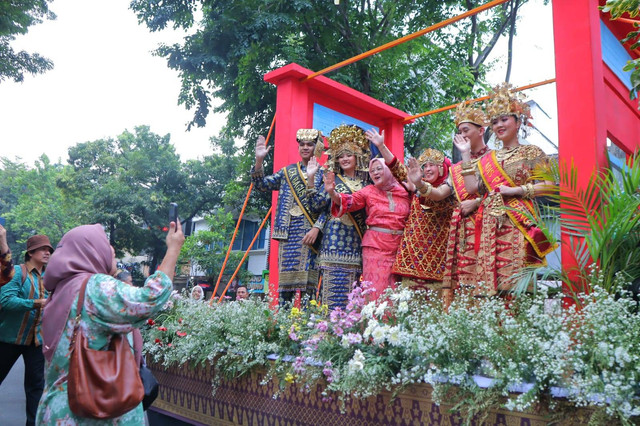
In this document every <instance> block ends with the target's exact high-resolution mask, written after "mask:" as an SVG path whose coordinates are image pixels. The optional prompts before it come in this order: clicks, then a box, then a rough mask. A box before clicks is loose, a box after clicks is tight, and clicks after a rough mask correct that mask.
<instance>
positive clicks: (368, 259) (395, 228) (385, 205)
mask: <svg viewBox="0 0 640 426" xmlns="http://www.w3.org/2000/svg"><path fill="white" fill-rule="evenodd" d="M340 198H341V204H340V206H337V205H335V204H333V205H332V208H331V213H332V214H333V215H334V216H336V217H340V216H342V215H343V214H345V213H346V212H353V211H356V210H360V209H362V208H364V209H365V210H366V212H367V220H366V223H367V226H368V229H367V231H366V232H365V233H364V236H363V238H362V277H363V280H364V281H369V282H371V283H372V284H373V288H374V289H375V292H374V293H372V294H371V298H372V299H377V298H378V296H379V295H380V294H381V293H382V292H383V291H384V290H385V289H386V288H388V287H395V281H396V280H395V277H394V276H393V274H392V273H391V268H392V266H393V262H394V260H395V257H396V254H397V252H398V247H399V246H400V241H401V240H402V231H403V229H404V226H405V224H406V221H407V218H408V217H409V210H410V200H409V193H408V192H407V191H406V189H404V187H402V186H400V185H395V186H394V187H393V188H391V189H390V190H389V191H383V190H381V189H379V188H377V187H376V186H374V185H368V186H366V187H364V188H363V189H361V190H360V191H357V192H355V193H354V194H340Z"/></svg>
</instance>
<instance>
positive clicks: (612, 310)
mask: <svg viewBox="0 0 640 426" xmlns="http://www.w3.org/2000/svg"><path fill="white" fill-rule="evenodd" d="M368 292H369V290H368V285H367V284H366V283H364V284H363V286H362V287H359V286H357V287H355V288H354V290H353V291H352V293H351V295H350V297H349V304H348V306H347V307H346V308H345V309H344V310H341V309H336V310H334V311H328V310H327V308H326V306H319V305H317V304H316V303H315V302H314V301H310V302H308V303H307V309H305V310H299V309H297V308H286V309H279V310H271V309H270V307H269V304H270V302H269V301H265V302H261V301H257V300H251V301H240V302H226V303H222V304H219V305H218V304H216V305H213V306H211V307H209V306H208V304H207V303H202V302H194V301H191V300H186V299H184V298H179V299H175V300H174V302H173V306H172V307H170V308H168V309H167V310H166V311H165V313H163V314H162V315H160V316H159V317H158V318H156V319H155V322H153V323H152V324H151V327H150V329H149V330H148V331H147V332H146V333H145V340H146V343H145V349H146V350H147V353H148V354H150V355H151V356H152V357H153V358H154V360H155V361H158V362H159V361H161V362H163V363H164V365H172V364H184V363H191V364H193V363H204V362H213V363H216V365H219V366H220V368H217V369H216V371H218V372H219V374H224V375H225V377H227V378H234V377H238V376H240V375H243V374H246V373H247V372H248V371H250V370H251V369H252V368H255V367H261V368H265V367H268V368H269V373H268V375H267V377H266V379H265V380H276V381H277V382H278V383H280V385H281V387H283V388H284V387H285V386H287V385H289V384H291V383H295V384H296V385H298V387H299V388H301V389H307V390H308V389H310V388H311V387H312V386H315V385H318V386H321V387H322V388H323V396H324V397H325V398H326V399H330V398H338V399H339V400H340V401H342V402H344V401H345V399H346V398H348V397H351V396H353V397H360V398H365V397H368V396H371V395H375V394H377V393H379V392H381V391H383V390H391V391H393V392H399V391H401V390H402V389H403V388H404V387H405V386H407V385H410V384H413V383H422V382H424V383H429V384H431V385H432V386H433V387H434V388H435V392H434V398H435V400H436V402H437V403H447V404H452V405H453V401H455V402H458V401H460V399H459V397H460V396H464V401H463V405H458V406H457V407H456V408H457V409H460V410H461V414H462V415H463V416H464V417H465V418H466V423H467V424H469V422H470V421H471V419H472V418H478V417H477V416H481V415H482V414H483V413H485V412H486V411H487V410H488V409H490V408H495V407H498V406H501V407H504V408H507V409H510V410H534V409H537V408H538V407H540V406H541V405H547V406H548V407H549V410H551V412H553V410H556V409H558V406H557V404H556V401H557V400H555V399H554V398H555V397H558V396H562V397H565V398H567V399H568V400H569V401H570V403H571V404H573V405H574V406H576V407H595V408H598V409H599V410H596V412H598V415H600V416H605V417H609V418H618V419H620V421H622V422H623V423H624V422H627V423H629V422H631V421H632V420H634V419H635V420H637V419H638V418H637V416H640V398H639V397H640V388H639V387H638V383H640V317H639V316H638V315H636V314H635V313H634V309H635V308H636V306H635V302H633V301H631V300H630V299H628V298H616V297H615V296H613V295H611V294H610V293H609V292H608V291H607V290H605V289H602V288H601V287H598V286H595V287H594V288H593V290H592V292H591V293H590V294H589V295H588V296H585V297H584V298H583V300H582V308H581V309H580V310H577V309H576V308H575V307H572V308H570V309H568V310H565V311H560V310H559V309H550V307H549V303H550V301H551V302H553V303H555V302H557V303H559V300H554V299H547V297H546V294H545V293H544V292H540V293H538V294H537V295H536V296H532V297H526V298H518V299H515V300H513V301H510V302H506V301H505V300H504V299H498V298H485V299H476V298H473V297H470V296H468V295H464V294H463V295H461V296H460V297H458V298H456V299H455V300H454V302H453V304H452V305H451V306H450V307H449V308H448V311H447V310H445V309H444V307H443V306H442V304H441V303H440V302H439V301H437V300H436V298H434V297H433V296H434V295H431V294H425V293H424V292H420V291H418V292H415V291H412V290H409V289H407V288H403V287H400V288H398V289H397V290H391V289H389V290H387V292H386V293H385V295H384V297H382V298H381V299H379V301H378V302H367V293H368ZM270 354H276V355H277V357H276V360H275V362H269V359H270V358H271V359H273V358H274V357H273V356H271V357H269V355H270ZM452 385H455V388H453V387H452ZM452 389H455V390H456V391H455V395H454V394H452ZM474 416H475V417H474Z"/></svg>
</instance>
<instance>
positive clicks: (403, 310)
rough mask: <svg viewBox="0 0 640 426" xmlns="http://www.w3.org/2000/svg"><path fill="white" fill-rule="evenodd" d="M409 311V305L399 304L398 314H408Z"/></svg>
mask: <svg viewBox="0 0 640 426" xmlns="http://www.w3.org/2000/svg"><path fill="white" fill-rule="evenodd" d="M408 311H409V304H408V303H407V302H406V301H404V300H403V301H402V302H400V303H399V304H398V313H399V314H406V313H407V312H408Z"/></svg>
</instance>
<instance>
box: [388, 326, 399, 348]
mask: <svg viewBox="0 0 640 426" xmlns="http://www.w3.org/2000/svg"><path fill="white" fill-rule="evenodd" d="M401 336H402V333H401V332H400V327H397V326H396V327H391V328H390V329H389V332H388V333H387V341H388V342H389V344H391V345H394V346H398V345H400V343H401V341H402V339H401Z"/></svg>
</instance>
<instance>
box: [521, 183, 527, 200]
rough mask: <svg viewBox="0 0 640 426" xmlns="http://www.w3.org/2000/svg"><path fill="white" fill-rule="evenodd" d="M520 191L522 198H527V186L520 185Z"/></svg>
mask: <svg viewBox="0 0 640 426" xmlns="http://www.w3.org/2000/svg"><path fill="white" fill-rule="evenodd" d="M520 189H522V198H529V189H528V188H527V185H520Z"/></svg>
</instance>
